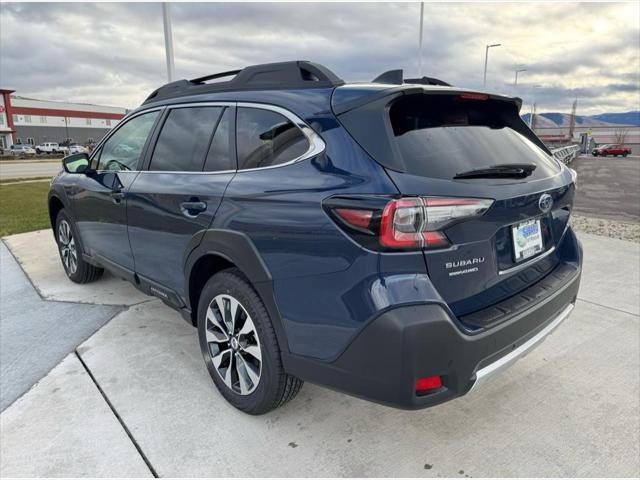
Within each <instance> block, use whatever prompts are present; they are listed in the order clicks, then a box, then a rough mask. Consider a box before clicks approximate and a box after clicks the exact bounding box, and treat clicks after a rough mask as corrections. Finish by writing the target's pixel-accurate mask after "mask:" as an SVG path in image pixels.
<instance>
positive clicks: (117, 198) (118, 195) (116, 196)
mask: <svg viewBox="0 0 640 480" xmlns="http://www.w3.org/2000/svg"><path fill="white" fill-rule="evenodd" d="M111 198H113V203H120V202H121V201H122V199H123V198H124V193H123V192H111Z"/></svg>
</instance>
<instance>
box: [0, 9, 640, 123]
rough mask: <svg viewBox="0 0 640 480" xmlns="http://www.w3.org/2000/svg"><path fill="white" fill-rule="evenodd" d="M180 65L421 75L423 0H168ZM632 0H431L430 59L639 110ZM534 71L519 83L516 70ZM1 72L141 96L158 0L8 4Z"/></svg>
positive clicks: (92, 91)
mask: <svg viewBox="0 0 640 480" xmlns="http://www.w3.org/2000/svg"><path fill="white" fill-rule="evenodd" d="M171 8H172V19H173V34H174V46H175V57H176V60H175V62H176V71H177V74H178V75H179V76H180V77H185V78H194V77H197V76H202V75H206V74H208V73H212V72H216V71H224V70H230V69H235V68H239V67H243V66H246V65H250V64H255V63H264V62H272V61H282V60H288V59H308V60H312V61H317V62H320V63H324V64H325V65H327V66H328V67H329V68H331V69H332V70H334V71H335V72H336V73H337V74H338V75H339V76H341V77H342V78H344V79H345V80H347V81H369V80H371V79H373V78H374V77H376V76H377V75H378V74H380V73H381V72H383V71H385V70H388V69H392V68H404V69H405V72H406V76H408V77H409V76H416V75H417V74H418V58H417V56H418V45H417V43H418V42H417V39H418V25H419V9H420V7H419V4H417V3H369V4H367V3H352V4H349V3H173V4H172V5H171ZM639 18H640V7H638V4H634V3H621V4H611V3H607V4H593V3H588V4H578V3H559V2H555V3H518V4H506V3H500V4H496V3H492V4H485V3H464V4H443V3H433V4H431V3H427V4H425V17H424V42H423V45H424V47H423V66H424V68H423V70H424V72H423V73H424V74H427V75H431V76H435V77H438V78H442V79H443V80H445V81H448V82H450V83H452V84H455V85H459V86H462V87H467V88H477V89H481V88H482V74H483V65H484V53H485V45H486V44H488V43H501V44H502V46H501V47H497V48H493V49H491V51H490V56H489V68H488V73H487V89H489V90H495V91H499V92H502V93H506V94H512V95H518V96H520V97H522V98H523V99H524V102H525V105H530V104H532V103H533V102H536V103H537V105H538V110H539V111H540V110H554V111H569V109H570V108H571V103H572V102H573V100H574V99H575V98H576V96H577V97H578V102H579V113H582V114H591V113H600V112H602V111H616V110H625V111H626V110H633V109H639V108H640V105H639V101H640V100H639V98H638V89H639V88H640V84H639V69H640V45H639V44H638V42H639V40H638V38H639V36H640V25H639V20H638V19H639ZM521 65H524V67H523V68H526V69H527V71H526V72H523V73H522V74H521V75H520V76H519V79H518V80H519V82H518V83H519V85H518V86H517V88H516V87H515V86H514V85H513V78H514V70H515V69H516V68H518V67H519V66H521ZM0 79H1V83H2V85H3V87H10V88H14V89H16V90H17V93H18V94H20V95H24V96H32V97H37V98H46V99H54V100H71V101H82V102H91V103H100V104H108V105H118V106H124V107H127V108H132V107H135V106H137V105H138V104H140V103H141V102H142V101H143V100H144V98H146V96H147V95H148V94H149V93H150V92H151V91H152V90H154V89H155V88H157V87H158V86H159V85H161V84H163V83H164V82H165V81H166V72H165V54H164V37H163V28H162V14H161V8H160V5H159V4H157V3H113V4H110V3H99V4H92V3H73V4H71V3H66V4H55V3H49V4H36V3H24V4H21V3H9V4H7V3H4V4H1V5H0Z"/></svg>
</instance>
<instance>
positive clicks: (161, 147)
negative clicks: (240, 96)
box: [149, 107, 222, 172]
mask: <svg viewBox="0 0 640 480" xmlns="http://www.w3.org/2000/svg"><path fill="white" fill-rule="evenodd" d="M221 112H222V107H197V108H196V107H194V108H191V107H190V108H175V109H173V110H171V111H170V112H169V116H168V117H167V120H166V121H165V122H164V125H163V127H162V131H161V132H160V136H159V137H158V142H157V143H156V147H155V149H154V151H153V157H152V158H151V165H150V167H149V170H156V171H180V172H200V171H202V164H203V163H204V157H205V155H206V153H207V149H208V148H209V142H210V141H211V135H212V133H213V129H214V128H215V126H216V123H217V122H218V118H220V113H221Z"/></svg>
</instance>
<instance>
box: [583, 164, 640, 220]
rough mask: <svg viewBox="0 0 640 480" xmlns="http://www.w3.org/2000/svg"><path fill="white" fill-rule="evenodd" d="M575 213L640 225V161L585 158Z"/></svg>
mask: <svg viewBox="0 0 640 480" xmlns="http://www.w3.org/2000/svg"><path fill="white" fill-rule="evenodd" d="M571 167H572V168H573V169H575V170H576V172H578V191H577V192H576V198H575V203H574V212H575V213H576V214H578V215H584V216H592V217H598V218H605V219H608V220H616V221H620V222H630V223H640V196H638V190H639V189H640V157H638V156H632V157H628V158H622V157H592V156H591V155H581V156H579V157H578V158H577V159H576V160H574V162H573V163H572V164H571Z"/></svg>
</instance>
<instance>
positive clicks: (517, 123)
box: [336, 87, 574, 317]
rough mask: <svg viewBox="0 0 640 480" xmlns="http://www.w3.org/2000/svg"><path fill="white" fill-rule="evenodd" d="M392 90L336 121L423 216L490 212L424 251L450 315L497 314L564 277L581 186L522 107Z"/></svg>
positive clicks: (452, 228)
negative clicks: (494, 309) (559, 272)
mask: <svg viewBox="0 0 640 480" xmlns="http://www.w3.org/2000/svg"><path fill="white" fill-rule="evenodd" d="M338 90H339V89H338ZM394 90H395V93H393V94H392V95H390V98H389V97H384V96H382V95H380V94H378V95H377V98H375V99H374V100H373V101H371V102H361V104H360V105H358V106H356V107H355V108H350V109H348V110H347V111H341V109H340V107H339V106H337V108H336V113H338V118H339V119H340V121H341V123H342V124H343V125H344V126H345V128H346V129H347V130H348V131H349V132H350V133H351V135H352V136H353V137H354V138H355V140H356V141H357V142H358V143H360V145H361V146H362V147H363V148H364V149H365V150H367V152H368V153H369V154H370V155H371V156H372V157H373V158H374V159H375V160H376V161H378V162H379V163H381V164H382V165H383V166H384V167H385V168H386V170H387V172H388V174H389V176H390V178H391V179H392V180H393V182H394V183H395V184H396V186H397V187H398V190H399V191H400V192H401V194H402V196H403V197H415V196H417V197H422V198H423V199H424V200H423V202H424V209H425V212H426V213H425V215H426V217H432V218H435V217H438V219H440V217H441V216H445V217H446V215H447V212H448V211H449V210H447V209H450V211H453V210H454V209H456V208H461V207H459V206H456V205H467V206H469V205H471V206H473V205H474V202H475V204H477V205H480V206H488V208H477V209H476V211H475V212H476V214H473V215H467V216H465V215H457V216H456V215H451V217H450V219H449V221H443V222H440V223H439V225H441V227H438V230H439V231H438V232H435V233H437V234H438V235H440V234H444V235H445V236H446V239H448V243H447V244H446V245H445V246H442V245H438V244H435V245H434V248H429V245H428V242H427V244H426V246H425V248H424V250H423V251H424V258H425V262H426V265H427V270H428V273H429V276H430V278H431V279H432V282H433V283H434V285H435V287H436V288H437V289H438V291H439V293H440V294H441V296H442V297H443V299H444V300H445V301H446V302H447V303H448V305H449V307H450V308H451V310H452V311H453V313H454V314H456V315H457V316H459V317H464V316H468V315H469V314H471V313H473V312H477V311H479V310H482V309H485V308H487V307H489V306H491V305H495V304H497V303H498V302H501V301H502V300H504V299H506V298H508V297H512V296H513V295H515V294H516V293H519V292H523V291H524V290H526V289H528V288H530V287H531V286H533V285H534V284H536V283H537V282H539V281H540V280H541V279H542V278H544V277H545V276H547V275H549V274H550V272H552V271H553V270H554V269H556V268H558V266H559V263H560V262H561V261H562V258H561V254H560V249H559V248H558V246H559V244H560V242H561V239H562V238H563V234H564V232H565V229H566V226H567V222H568V219H569V213H570V210H571V206H572V201H573V194H574V185H573V183H572V178H571V174H570V172H569V171H568V169H566V168H564V167H563V166H562V165H561V164H559V163H558V162H557V161H556V160H555V159H554V158H553V157H552V155H551V154H550V152H549V151H548V149H547V148H546V147H545V146H544V145H543V144H542V143H541V142H540V140H539V139H538V138H537V137H536V136H535V135H534V134H533V133H532V132H531V131H530V130H529V129H528V127H527V126H526V125H525V124H524V122H522V120H521V119H520V116H519V107H520V104H519V101H518V100H517V99H511V98H506V97H497V96H489V95H485V94H479V93H473V92H465V91H457V90H452V89H447V88H433V87H432V88H431V89H429V88H425V89H423V88H420V89H416V88H408V89H405V90H402V89H401V90H398V89H397V88H396V89H394ZM351 104H352V105H353V101H351ZM449 199H450V200H451V201H449ZM483 202H484V203H483ZM430 206H433V207H430ZM442 218H444V217H442ZM429 222H431V218H429ZM435 225H438V222H435ZM429 234H431V232H429ZM425 238H426V237H425ZM523 301H526V300H523Z"/></svg>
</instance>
